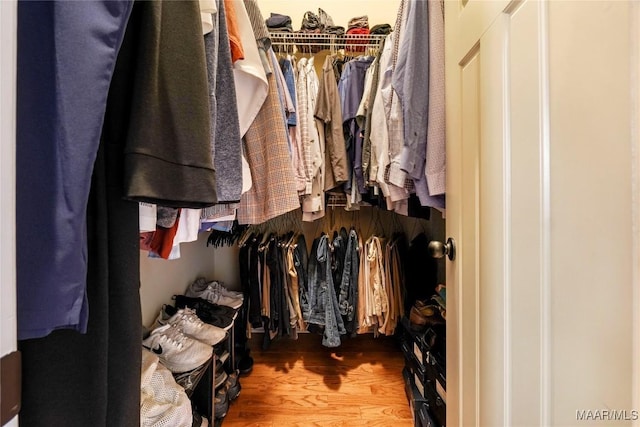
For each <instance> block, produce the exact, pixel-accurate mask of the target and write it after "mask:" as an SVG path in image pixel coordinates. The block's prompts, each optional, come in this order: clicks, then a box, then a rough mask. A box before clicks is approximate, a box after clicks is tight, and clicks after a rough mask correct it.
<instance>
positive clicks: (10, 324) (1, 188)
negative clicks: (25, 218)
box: [0, 1, 18, 427]
mask: <svg viewBox="0 0 640 427" xmlns="http://www.w3.org/2000/svg"><path fill="white" fill-rule="evenodd" d="M16 18H17V2H16V1H0V224H2V227H0V356H4V355H5V354H8V353H10V352H12V351H14V350H15V349H16V344H17V335H16V245H15V234H16V233H15V230H16V228H15V223H16V221H15V183H16V174H15V169H16V159H15V147H16V144H15V141H16V131H15V129H16V115H15V106H16V39H17V37H16V30H17V26H16ZM17 425H18V420H17V417H15V418H14V419H13V420H11V421H10V422H9V423H8V424H7V426H11V427H14V426H17Z"/></svg>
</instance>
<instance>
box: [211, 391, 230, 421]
mask: <svg viewBox="0 0 640 427" xmlns="http://www.w3.org/2000/svg"><path fill="white" fill-rule="evenodd" d="M227 412H229V395H228V394H227V390H225V388H224V387H221V388H220V389H219V390H218V391H217V392H216V396H215V397H214V398H213V414H214V417H215V418H217V419H220V418H224V417H226V416H227Z"/></svg>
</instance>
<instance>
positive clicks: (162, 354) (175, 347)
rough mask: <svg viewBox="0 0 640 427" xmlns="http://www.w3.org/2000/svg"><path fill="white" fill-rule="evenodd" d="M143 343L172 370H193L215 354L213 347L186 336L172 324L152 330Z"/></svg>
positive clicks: (174, 371) (176, 371)
mask: <svg viewBox="0 0 640 427" xmlns="http://www.w3.org/2000/svg"><path fill="white" fill-rule="evenodd" d="M142 345H143V346H144V347H145V348H147V349H149V350H151V351H152V352H153V353H155V354H156V355H157V356H158V358H159V359H160V360H161V361H162V364H163V365H164V366H166V367H167V368H168V369H169V370H170V371H171V372H173V373H179V372H187V371H191V370H193V369H195V368H197V367H198V366H200V365H202V364H203V363H204V362H206V361H207V360H209V359H210V358H211V356H212V355H213V347H211V346H210V345H207V344H205V343H203V342H200V341H198V340H196V339H193V338H190V337H188V336H186V335H185V334H184V333H182V331H181V330H180V329H179V328H178V327H177V326H176V325H172V324H166V325H164V326H161V327H159V328H156V329H154V330H153V331H151V334H150V335H149V336H148V337H147V338H145V339H144V340H142Z"/></svg>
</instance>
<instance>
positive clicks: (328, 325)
mask: <svg viewBox="0 0 640 427" xmlns="http://www.w3.org/2000/svg"><path fill="white" fill-rule="evenodd" d="M309 304H310V315H309V320H308V323H309V324H313V325H316V326H320V327H321V328H323V331H324V332H323V338H322V345H324V346H325V347H338V346H339V345H340V343H341V341H340V335H344V334H346V332H347V331H346V330H345V328H344V322H343V321H342V316H340V308H339V306H338V300H337V297H336V293H335V290H334V286H333V277H332V274H331V255H330V251H329V238H328V236H327V235H326V234H323V235H322V236H321V237H319V238H317V239H316V240H315V241H314V242H313V246H312V248H311V256H310V262H309Z"/></svg>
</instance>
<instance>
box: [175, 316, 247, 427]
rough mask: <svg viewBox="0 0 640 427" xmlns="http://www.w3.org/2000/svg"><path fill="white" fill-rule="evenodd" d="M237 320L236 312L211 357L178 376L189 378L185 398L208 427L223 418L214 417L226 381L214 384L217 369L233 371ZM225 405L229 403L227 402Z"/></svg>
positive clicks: (218, 422)
mask: <svg viewBox="0 0 640 427" xmlns="http://www.w3.org/2000/svg"><path fill="white" fill-rule="evenodd" d="M237 319H238V311H237V310H236V313H235V315H234V321H233V323H232V326H231V328H230V329H229V331H228V337H227V339H226V340H224V341H222V342H220V343H219V344H217V345H215V346H214V352H213V356H212V357H211V358H210V359H209V360H208V361H207V362H205V363H204V364H203V365H201V366H199V367H198V368H196V369H195V370H193V371H191V372H189V373H187V374H180V375H188V376H189V377H190V379H189V381H190V387H189V389H187V388H185V391H186V393H187V396H188V397H189V399H191V404H192V407H193V409H194V410H196V411H197V412H198V413H200V414H201V415H202V416H204V417H206V418H207V419H208V420H209V423H210V424H209V425H212V426H213V425H219V424H220V423H221V418H224V417H223V416H219V417H216V410H218V411H220V408H216V395H217V394H218V393H219V391H220V389H222V388H224V387H225V382H226V381H221V383H220V384H216V375H218V374H219V369H224V370H225V372H226V373H229V372H233V371H235V366H236V364H235V363H236V362H235V359H236V356H235V329H236V322H237ZM226 404H227V405H228V404H229V402H228V401H227V403H226ZM224 415H226V411H224Z"/></svg>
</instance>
